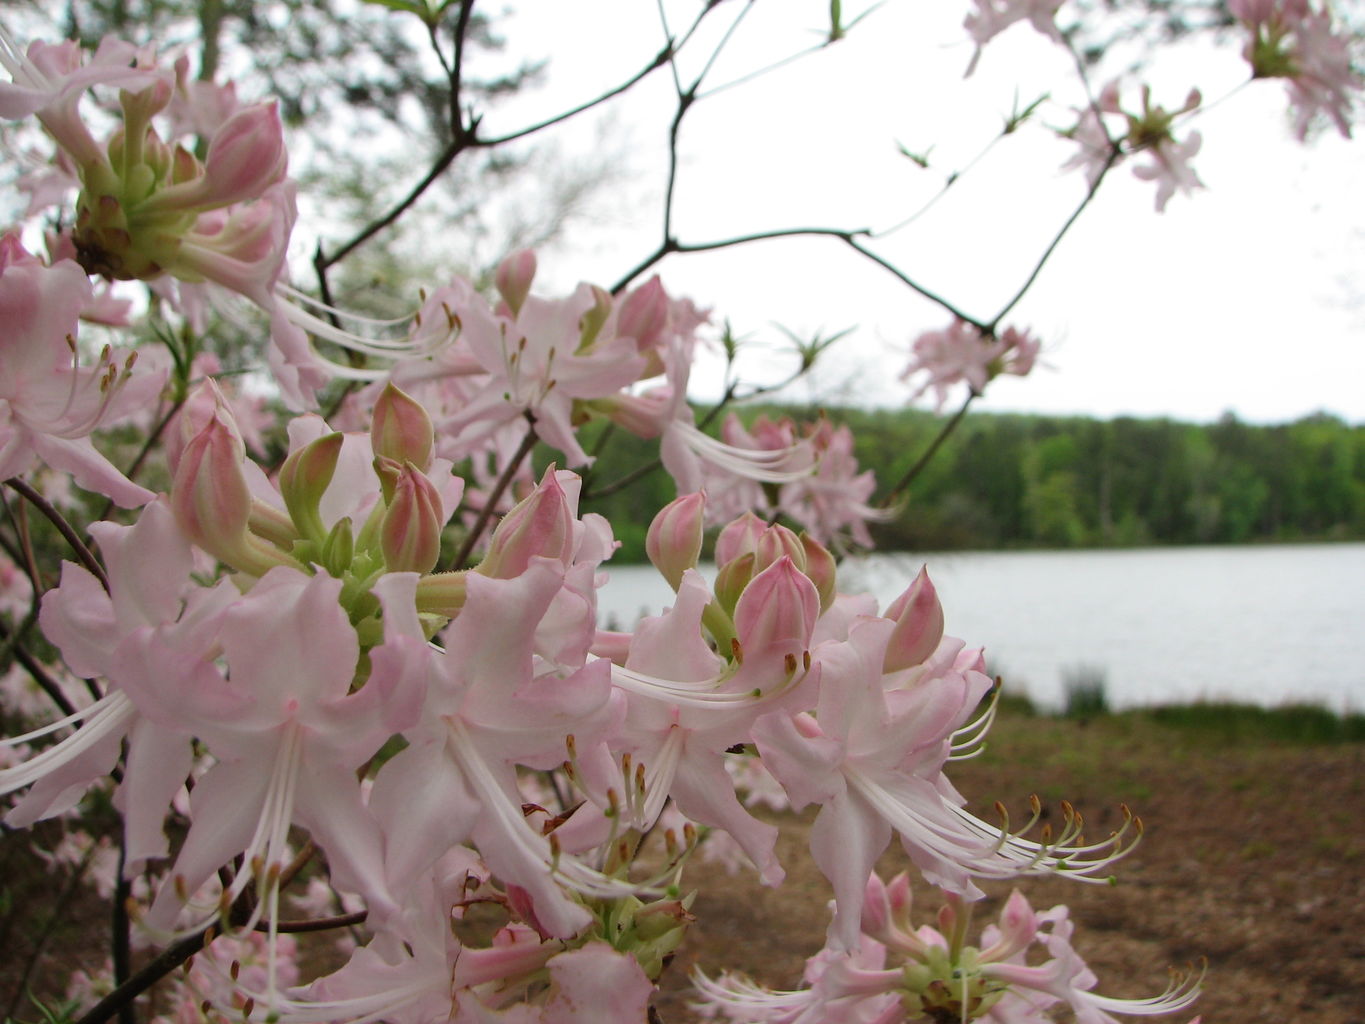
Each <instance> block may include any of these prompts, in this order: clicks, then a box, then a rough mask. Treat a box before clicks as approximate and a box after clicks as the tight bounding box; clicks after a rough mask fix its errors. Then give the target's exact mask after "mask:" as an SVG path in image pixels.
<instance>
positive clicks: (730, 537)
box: [716, 512, 767, 565]
mask: <svg viewBox="0 0 1365 1024" xmlns="http://www.w3.org/2000/svg"><path fill="white" fill-rule="evenodd" d="M765 529H767V526H766V524H764V522H763V520H762V519H759V518H758V516H756V515H754V514H753V513H752V512H745V513H744V515H742V516H740V517H739V518H738V519H736V520H735V521H734V522H732V523H730V524H729V525H728V526H726V527H725V528H724V529H723V530H721V531H720V536H718V537H717V538H716V564H717V565H724V564H725V563H726V562H729V561H731V560H733V559H735V558H738V557H739V556H740V555H742V554H744V553H745V552H752V551H755V550H757V548H758V538H759V536H761V535H762V533H763V531H764V530H765Z"/></svg>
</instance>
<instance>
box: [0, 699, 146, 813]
mask: <svg viewBox="0 0 1365 1024" xmlns="http://www.w3.org/2000/svg"><path fill="white" fill-rule="evenodd" d="M78 717H83V718H85V720H86V721H85V724H84V725H82V726H81V727H80V728H79V729H77V730H76V731H75V732H74V733H72V734H71V735H70V736H68V737H67V738H66V739H64V740H62V741H61V742H60V743H57V744H55V745H53V746H51V747H48V748H47V749H46V750H43V751H41V752H39V753H37V754H35V755H34V756H33V757H30V758H29V759H28V760H27V761H25V762H23V763H22V764H18V765H15V766H14V767H13V768H4V769H0V796H3V795H4V794H6V793H13V792H14V791H15V790H16V789H22V788H23V787H25V786H27V785H30V784H31V783H34V782H36V781H38V780H39V779H41V778H42V777H43V776H44V775H47V774H48V773H49V772H52V771H55V770H57V769H59V768H61V767H62V766H63V765H65V764H67V763H68V762H70V761H73V760H75V759H76V758H77V757H79V756H80V755H81V754H84V753H85V752H86V751H87V750H89V749H90V748H91V747H93V746H94V745H95V744H96V743H99V742H100V741H101V740H103V739H106V738H107V737H109V736H111V735H115V734H118V733H122V732H126V731H127V730H128V729H129V728H131V726H132V722H133V719H134V718H136V717H137V709H136V708H134V707H133V702H132V701H130V700H129V699H128V697H127V695H126V694H125V693H124V692H123V691H122V690H115V691H114V692H113V693H110V694H108V695H106V696H104V697H102V698H100V699H99V700H98V701H96V702H95V703H94V704H92V705H91V706H90V707H88V708H86V709H85V710H84V711H81V712H78V713H77V714H76V715H71V716H68V717H67V718H65V719H63V720H62V721H61V722H57V723H55V724H53V725H51V726H48V727H47V728H45V729H40V730H38V731H37V732H36V733H29V734H27V735H26V736H20V737H16V738H15V739H13V740H10V741H9V742H11V743H17V742H20V741H22V740H24V739H26V738H28V737H29V736H36V735H41V734H43V733H46V732H50V731H52V730H53V729H57V728H61V727H62V726H63V725H67V724H70V722H72V721H75V720H77V718H78Z"/></svg>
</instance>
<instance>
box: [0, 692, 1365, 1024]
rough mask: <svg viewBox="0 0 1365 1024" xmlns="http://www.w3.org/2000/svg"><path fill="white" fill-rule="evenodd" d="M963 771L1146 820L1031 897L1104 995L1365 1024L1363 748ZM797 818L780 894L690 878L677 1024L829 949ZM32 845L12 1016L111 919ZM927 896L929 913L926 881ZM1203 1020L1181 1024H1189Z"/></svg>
mask: <svg viewBox="0 0 1365 1024" xmlns="http://www.w3.org/2000/svg"><path fill="white" fill-rule="evenodd" d="M950 775H951V777H952V778H953V780H954V781H955V782H956V783H957V785H958V787H959V788H960V789H961V790H962V792H963V793H964V794H965V795H966V796H967V797H968V799H969V800H970V801H971V809H972V810H973V811H974V812H975V813H977V814H978V815H980V816H982V817H983V818H986V819H988V820H993V818H994V812H993V811H992V809H991V808H992V805H993V803H994V802H995V801H996V800H997V799H998V800H1002V801H1004V802H1005V803H1006V804H1007V805H1008V806H1009V808H1010V810H1011V813H1012V814H1014V815H1016V816H1018V817H1020V818H1022V817H1023V816H1024V815H1025V814H1026V802H1027V798H1028V795H1029V794H1030V793H1037V794H1038V795H1039V796H1040V797H1041V798H1042V799H1043V800H1044V801H1045V802H1046V803H1048V804H1049V805H1050V807H1051V808H1052V813H1053V814H1054V815H1056V814H1057V812H1058V805H1059V802H1060V800H1062V799H1069V800H1070V801H1071V802H1072V803H1073V804H1075V805H1076V807H1077V808H1079V809H1080V810H1081V811H1082V812H1083V813H1084V814H1085V817H1086V822H1087V833H1089V834H1091V835H1092V836H1094V835H1097V834H1099V833H1101V832H1107V831H1108V830H1109V829H1110V828H1112V827H1113V826H1114V825H1115V824H1116V823H1117V822H1118V820H1119V811H1118V807H1119V804H1120V803H1127V804H1129V805H1130V806H1132V807H1133V809H1134V810H1135V811H1136V812H1137V813H1139V814H1140V815H1141V816H1142V818H1143V820H1144V822H1145V824H1146V826H1147V830H1146V833H1147V834H1146V838H1145V839H1144V841H1143V842H1142V844H1141V845H1140V846H1139V848H1138V849H1137V850H1136V851H1135V852H1134V853H1133V854H1132V856H1131V857H1129V858H1128V859H1127V860H1126V861H1124V862H1123V863H1121V864H1120V865H1119V866H1118V869H1117V872H1116V873H1117V875H1118V878H1119V884H1118V885H1117V886H1113V887H1109V886H1091V885H1084V884H1080V883H1077V882H1074V881H1066V880H1055V881H1054V880H1033V879H1026V880H1024V881H1023V882H1022V883H1021V885H1020V888H1022V889H1023V891H1024V893H1025V894H1026V895H1027V896H1028V898H1029V900H1030V901H1031V902H1032V904H1033V905H1034V907H1035V908H1038V909H1043V908H1047V907H1050V906H1052V905H1054V904H1056V903H1066V904H1067V905H1068V906H1069V907H1070V908H1071V910H1072V916H1073V918H1074V920H1075V921H1076V947H1077V949H1078V951H1079V952H1080V953H1081V955H1082V956H1083V957H1085V958H1086V960H1087V961H1088V962H1089V964H1090V965H1091V967H1092V968H1093V969H1094V970H1095V972H1096V973H1097V974H1098V975H1099V978H1100V982H1099V985H1098V986H1097V991H1100V992H1103V993H1105V994H1108V995H1114V996H1122V997H1143V996H1149V995H1155V994H1156V993H1158V992H1160V991H1161V990H1162V989H1163V988H1164V986H1165V984H1166V979H1167V974H1166V971H1167V968H1168V967H1172V966H1174V967H1183V966H1184V965H1186V964H1188V963H1190V962H1191V961H1195V960H1197V959H1198V958H1199V957H1201V956H1203V957H1207V958H1208V961H1209V971H1208V977H1207V980H1206V982H1205V991H1204V996H1203V998H1202V999H1201V1001H1200V1004H1199V1006H1198V1009H1199V1011H1200V1012H1201V1013H1202V1015H1203V1020H1204V1022H1205V1024H1258V1022H1267V1024H1268V1022H1275V1024H1285V1022H1289V1021H1312V1022H1313V1024H1365V875H1363V872H1365V822H1362V814H1365V745H1362V744H1343V745H1333V746H1296V745H1284V744H1277V743H1271V742H1265V741H1258V742H1254V743H1253V742H1237V743H1233V742H1228V741H1223V740H1209V739H1207V738H1206V737H1203V736H1201V735H1199V734H1195V733H1190V732H1186V731H1182V730H1178V729H1174V728H1171V727H1168V726H1164V725H1160V724H1156V723H1153V722H1151V721H1150V720H1148V719H1146V718H1145V717H1138V716H1112V717H1107V716H1106V717H1099V718H1096V719H1094V720H1092V721H1090V722H1089V723H1082V722H1078V721H1066V720H1056V719H1047V718H1040V719H1033V718H1028V717H1023V716H1015V715H1011V714H1009V713H1005V714H1003V715H1002V716H1001V718H1000V720H999V721H998V722H997V724H996V727H995V729H994V730H993V732H992V736H991V742H990V745H989V748H988V750H987V752H986V753H985V754H984V755H983V756H982V757H980V758H978V759H976V760H973V761H966V762H961V763H958V764H956V765H954V766H953V767H952V769H951V771H950ZM1054 820H1056V818H1055V817H1054ZM782 822H783V825H784V832H785V834H784V838H783V840H782V845H781V848H780V852H781V856H782V859H783V863H784V865H785V866H786V868H787V872H788V878H787V881H786V883H785V884H784V885H783V886H782V887H781V888H779V889H776V890H773V889H766V888H764V887H762V886H760V885H758V884H757V883H756V882H755V881H754V880H753V879H752V877H750V876H748V875H745V874H739V875H735V876H728V875H726V874H725V873H724V871H723V870H722V869H720V868H717V867H713V866H710V865H706V864H698V865H697V867H696V868H695V869H692V870H693V872H694V874H693V877H694V878H696V879H698V881H697V882H695V883H694V884H698V885H699V886H701V887H703V891H702V892H701V893H700V895H699V897H698V899H697V901H696V903H695V905H694V906H693V910H694V912H695V913H696V915H697V917H698V921H697V922H696V924H694V925H693V926H692V930H691V932H690V933H689V936H688V938H687V940H686V942H685V944H684V946H683V947H682V949H681V950H680V951H679V954H678V956H677V958H676V960H675V961H674V963H673V964H672V965H671V967H670V968H669V970H668V972H667V973H666V975H665V978H664V986H663V988H664V991H663V992H662V993H661V994H660V996H659V997H658V999H657V1009H658V1011H659V1015H660V1017H661V1019H662V1020H663V1021H664V1022H665V1024H687V1022H690V1021H693V1020H696V1019H697V1018H696V1015H695V1014H694V1013H693V1012H691V1011H690V1010H689V1008H688V1005H687V1003H688V998H687V977H688V974H689V973H690V971H691V969H692V968H693V966H694V965H696V966H701V967H702V968H703V969H706V970H708V971H709V972H711V973H715V972H717V971H719V970H720V969H721V968H723V967H729V968H732V969H739V970H744V971H746V972H748V973H749V974H751V975H753V976H754V977H755V978H757V979H759V980H761V981H763V982H765V983H768V984H770V985H773V986H776V987H784V988H785V987H791V986H793V985H795V984H796V983H797V982H798V980H799V977H800V972H801V967H802V962H803V960H804V958H805V957H806V956H808V955H810V954H811V953H813V952H814V951H816V950H817V949H818V948H819V947H820V946H821V944H822V942H823V936H824V930H825V925H826V922H827V911H826V902H827V900H828V888H827V885H826V883H825V880H824V878H823V877H822V876H821V875H820V874H819V872H818V871H817V870H816V869H815V868H814V866H813V865H812V864H811V862H810V860H809V857H808V856H807V854H806V852H805V843H806V830H807V827H808V826H807V821H806V820H801V819H796V818H792V817H787V818H784V819H782ZM34 838H35V837H34V835H33V834H32V833H17V834H10V835H6V836H4V837H3V839H0V889H3V890H4V892H5V893H6V894H7V898H8V906H5V905H0V1012H3V1010H4V1008H5V1006H8V1005H10V1003H11V998H12V996H13V994H14V985H15V980H16V979H17V978H18V977H19V976H20V973H21V972H22V971H24V970H26V969H27V965H28V962H29V960H30V959H34V943H35V941H37V940H39V939H40V938H41V941H42V948H41V949H40V950H39V951H38V953H37V955H36V959H35V963H34V970H33V971H32V973H31V977H30V986H31V988H32V990H33V991H35V992H37V993H40V994H41V993H48V994H54V993H59V992H60V991H61V990H62V986H64V983H65V982H64V979H65V978H66V977H67V976H68V975H69V974H70V971H71V970H72V968H73V967H75V966H77V965H79V964H81V963H86V964H90V965H92V966H93V965H95V964H97V963H98V962H100V961H101V960H102V959H103V957H104V949H105V947H104V946H103V943H104V942H105V941H106V939H105V937H106V935H107V931H106V926H105V922H106V921H107V915H108V909H107V904H103V903H101V902H100V901H99V900H98V899H96V898H95V897H93V896H92V895H87V894H85V893H83V892H80V893H76V894H75V895H74V896H73V900H72V901H71V902H70V904H69V905H68V907H67V912H66V914H65V915H64V917H63V920H61V921H59V922H53V925H52V927H51V929H50V930H48V925H47V921H46V917H47V914H46V908H48V907H50V906H51V905H52V904H53V902H54V901H56V900H57V899H58V898H59V897H60V896H61V889H62V886H63V882H62V879H61V877H60V876H57V875H48V874H46V873H43V872H36V871H33V870H31V869H24V868H23V867H22V865H23V864H24V863H26V862H27V861H28V860H31V857H30V856H29V854H28V851H29V850H30V849H31V846H32V843H33V841H34ZM880 866H881V868H882V870H883V873H884V874H885V875H887V876H889V875H890V874H892V873H894V872H896V871H900V870H903V869H905V868H906V867H908V861H907V859H906V858H905V857H904V855H903V854H902V853H900V851H899V849H898V848H897V849H893V851H892V852H891V853H889V854H888V855H887V856H886V857H884V858H883V860H882V863H881V865H880ZM1008 892H1009V886H1008V885H1002V886H996V887H993V888H992V890H991V894H992V898H991V900H990V901H989V902H988V904H987V905H986V906H985V907H983V908H982V910H981V912H980V914H979V917H978V921H980V922H985V921H990V920H993V919H994V917H995V914H996V912H997V910H998V907H999V903H1000V900H1001V899H1002V898H1003V897H1004V896H1006V895H1008ZM916 896H917V898H918V899H919V900H920V906H921V907H923V908H924V910H925V912H926V913H932V911H933V907H934V906H936V903H935V902H934V901H933V898H932V895H931V893H930V891H929V890H928V888H927V887H924V886H920V887H918V888H917V890H916ZM14 1005H15V1008H16V1010H17V1011H18V1012H17V1013H16V1016H17V1017H18V1019H20V1020H25V1021H35V1020H38V1019H39V1018H38V1013H37V1012H36V1010H34V1008H33V1007H32V1005H31V1004H29V1003H28V1002H27V1000H25V999H23V998H19V999H16V1000H15V1001H14ZM1190 1016H1192V1014H1184V1015H1181V1016H1179V1017H1175V1018H1167V1019H1170V1020H1173V1021H1177V1022H1178V1024H1185V1022H1186V1021H1187V1020H1188V1018H1189V1017H1190ZM1059 1019H1062V1020H1065V1019H1066V1018H1065V1017H1064V1016H1063V1017H1061V1018H1059ZM1131 1019H1136V1018H1131Z"/></svg>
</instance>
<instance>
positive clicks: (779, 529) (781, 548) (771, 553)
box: [754, 525, 806, 572]
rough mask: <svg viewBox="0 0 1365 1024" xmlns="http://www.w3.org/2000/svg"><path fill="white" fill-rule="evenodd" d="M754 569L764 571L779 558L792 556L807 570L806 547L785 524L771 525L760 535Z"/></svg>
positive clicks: (800, 567)
mask: <svg viewBox="0 0 1365 1024" xmlns="http://www.w3.org/2000/svg"><path fill="white" fill-rule="evenodd" d="M754 555H755V561H754V570H755V571H757V572H762V571H763V570H764V569H766V568H768V566H770V565H772V564H773V563H774V562H776V561H777V560H778V559H779V558H790V559H791V560H792V561H793V562H794V563H795V564H796V567H797V568H798V569H800V570H801V571H802V572H805V571H806V549H805V547H803V546H802V544H801V538H799V537H798V536H797V535H796V534H794V533H793V532H792V531H791V530H789V529H787V527H785V526H779V525H773V526H769V527H767V528H766V529H764V531H763V532H762V533H760V534H759V535H758V543H757V544H756V545H755V546H754Z"/></svg>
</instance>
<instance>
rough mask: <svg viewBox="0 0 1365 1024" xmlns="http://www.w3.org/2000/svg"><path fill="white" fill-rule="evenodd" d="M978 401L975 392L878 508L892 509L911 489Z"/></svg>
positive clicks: (880, 502)
mask: <svg viewBox="0 0 1365 1024" xmlns="http://www.w3.org/2000/svg"><path fill="white" fill-rule="evenodd" d="M976 399H977V393H976V392H975V391H973V392H971V393H970V394H969V395H968V396H967V400H966V401H965V402H963V403H962V407H961V408H960V409H958V410H957V412H955V413H953V416H952V418H951V419H949V420H948V422H947V423H945V424H944V425H943V429H942V430H940V431H939V432H938V434H937V435H935V437H934V439H933V440H932V441H930V442H929V447H928V448H926V449H925V450H924V453H923V454H922V455H920V457H919V458H918V459H916V460H915V464H914V465H913V466H911V467H910V468H909V469H908V470H906V472H905V475H904V476H902V477H901V478H900V479H899V480H897V481H896V486H894V487H892V488H891V490H889V491H888V492H887V493H886V496H885V497H884V498H882V500H881V501H879V502H878V503H877V504H878V507H880V508H890V507H891V505H893V504H894V503H895V501H896V499H897V498H898V497H900V495H901V492H902V491H904V490H905V489H906V488H907V487H909V486H910V484H911V483H913V482H914V480H915V478H916V477H917V476H919V475H920V474H921V473H922V472H924V467H925V466H927V465H929V463H930V461H931V460H932V459H933V457H934V456H935V455H936V454H937V453H938V450H939V448H941V447H942V446H943V442H944V441H946V440H948V437H949V435H951V434H952V432H953V431H954V430H956V429H957V425H958V424H959V423H961V422H962V419H963V417H964V416H966V415H967V410H968V409H969V408H971V404H972V403H973V402H974V401H976Z"/></svg>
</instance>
